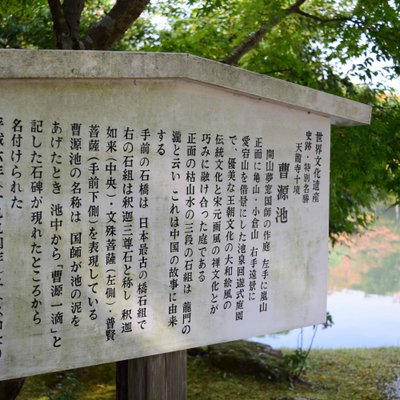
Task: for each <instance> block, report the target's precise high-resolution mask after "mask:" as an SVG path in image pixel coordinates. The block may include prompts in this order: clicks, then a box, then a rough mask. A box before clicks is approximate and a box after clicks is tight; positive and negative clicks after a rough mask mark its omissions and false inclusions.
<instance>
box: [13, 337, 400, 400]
mask: <svg viewBox="0 0 400 400" xmlns="http://www.w3.org/2000/svg"><path fill="white" fill-rule="evenodd" d="M233 345H234V344H233ZM309 361H310V365H311V367H312V369H311V370H310V371H309V372H308V373H307V375H306V376H304V377H303V379H302V382H300V383H296V384H291V383H290V382H288V381H283V382H273V381H271V380H269V379H267V378H260V377H259V376H258V377H257V376H253V375H251V374H248V373H247V372H246V371H242V372H240V373H234V372H228V371H226V370H222V369H220V368H218V367H216V366H214V365H213V364H212V363H211V362H210V360H209V359H208V357H207V356H196V357H194V356H188V378H187V381H188V382H187V383H188V390H187V398H188V400H194V399H196V400H219V399H221V400H226V399H228V400H239V399H240V400H256V399H260V400H261V399H263V400H278V399H279V400H286V399H293V398H295V397H307V398H312V399H315V400H317V399H318V400H341V399H343V400H380V399H382V400H383V399H390V400H393V399H396V397H391V396H390V395H387V396H385V395H384V391H385V386H386V384H387V383H390V382H392V381H394V380H395V379H396V377H397V374H398V373H400V348H399V347H396V348H380V349H350V350H313V351H311V354H310V358H309ZM114 375H115V366H114V364H105V365H100V366H95V367H90V368H82V369H77V370H73V371H68V372H63V373H61V374H60V373H56V374H48V375H40V376H35V377H30V378H27V380H26V382H25V385H24V388H23V390H22V392H21V393H20V395H19V397H18V400H73V399H79V400H94V399H101V400H112V399H115V379H114ZM160 400H161V399H160Z"/></svg>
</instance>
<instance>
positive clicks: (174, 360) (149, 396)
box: [116, 350, 187, 400]
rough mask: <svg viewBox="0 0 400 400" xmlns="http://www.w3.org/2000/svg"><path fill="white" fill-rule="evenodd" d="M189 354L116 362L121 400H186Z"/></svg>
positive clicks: (163, 355)
mask: <svg viewBox="0 0 400 400" xmlns="http://www.w3.org/2000/svg"><path fill="white" fill-rule="evenodd" d="M186 358H187V357H186V351H185V350H183V351H175V352H172V353H163V354H157V355H155V356H149V357H141V358H136V359H131V360H125V361H119V362H117V363H116V365H117V371H116V391H117V397H116V398H117V400H159V399H164V400H185V399H186Z"/></svg>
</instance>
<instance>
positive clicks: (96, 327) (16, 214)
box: [0, 51, 369, 379]
mask: <svg viewBox="0 0 400 400" xmlns="http://www.w3.org/2000/svg"><path fill="white" fill-rule="evenodd" d="M0 75H1V76H0V77H1V80H0V92H1V96H0V279H1V286H0V291H1V295H0V311H1V314H0V317H1V321H0V336H1V341H0V379H9V378H14V377H20V376H27V375H32V374H38V373H44V372H48V371H55V370H65V369H69V368H74V367H80V366H85V365H92V364H98V363H103V362H110V361H118V360H124V359H129V358H136V357H143V356H147V355H152V354H159V353H165V352H170V351H176V350H182V349H186V348H190V347H194V346H199V345H205V344H210V343H217V342H222V341H228V340H233V339H239V338H247V337H251V336H254V335H261V334H265V333H269V332H275V331H280V330H286V329H290V328H293V327H299V326H306V325H311V324H316V323H320V322H323V321H324V319H325V313H326V278H327V251H328V246H327V240H328V203H329V151H330V150H329V145H330V124H331V122H332V120H333V121H334V122H335V121H339V122H346V121H347V122H353V123H368V119H369V108H368V107H367V106H363V105H360V104H357V103H354V102H350V101H348V100H344V99H339V98H336V97H334V96H329V95H326V94H323V93H320V92H316V91H312V90H309V89H306V88H302V87H299V86H296V85H290V84H287V83H284V82H280V81H276V80H273V79H270V78H266V77H262V76H259V75H256V74H251V73H247V72H244V71H241V70H239V69H235V68H231V67H226V66H223V65H221V64H217V63H212V62H209V61H206V60H201V59H198V58H195V57H189V56H186V55H176V54H175V55H174V54H129V53H128V54H127V53H86V52H83V53H82V52H79V54H77V53H74V52H32V51H22V52H21V51H4V52H1V59H0Z"/></svg>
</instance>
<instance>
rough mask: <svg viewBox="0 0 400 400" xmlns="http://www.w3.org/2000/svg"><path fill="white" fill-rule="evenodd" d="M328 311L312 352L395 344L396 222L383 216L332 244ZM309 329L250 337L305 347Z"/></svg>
mask: <svg viewBox="0 0 400 400" xmlns="http://www.w3.org/2000/svg"><path fill="white" fill-rule="evenodd" d="M328 288H329V295H328V312H329V313H330V314H331V315H332V318H333V322H334V325H333V326H332V327H330V328H327V329H323V328H322V327H321V326H319V327H318V329H317V333H316V335H315V338H314V342H313V348H349V347H386V346H400V221H399V220H398V219H396V214H395V210H393V209H390V210H387V211H386V212H385V213H383V214H382V215H381V217H380V219H379V220H378V222H377V223H375V224H374V226H373V227H372V229H371V230H370V231H368V232H366V233H364V234H363V235H362V236H360V237H356V238H353V239H352V240H351V241H347V242H346V243H343V244H341V245H338V246H335V247H334V248H333V249H332V250H331V252H330V256H329V284H328ZM313 333H314V329H313V327H307V328H304V329H302V330H301V329H295V330H293V331H290V332H284V333H281V334H275V335H267V336H263V337H256V338H252V339H251V340H253V341H257V342H261V343H265V344H269V345H271V346H273V347H275V348H279V347H289V348H295V347H297V345H298V344H299V343H300V341H302V343H303V346H302V347H303V348H307V347H308V346H309V344H310V342H311V340H312V336H313Z"/></svg>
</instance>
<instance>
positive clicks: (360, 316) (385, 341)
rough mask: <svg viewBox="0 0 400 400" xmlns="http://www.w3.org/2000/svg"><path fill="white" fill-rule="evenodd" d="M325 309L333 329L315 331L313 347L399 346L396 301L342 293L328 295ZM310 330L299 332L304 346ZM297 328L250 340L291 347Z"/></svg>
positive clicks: (399, 305) (399, 319)
mask: <svg viewBox="0 0 400 400" xmlns="http://www.w3.org/2000/svg"><path fill="white" fill-rule="evenodd" d="M328 310H329V312H330V313H331V314H332V316H333V321H334V323H335V324H334V326H333V327H332V328H328V329H322V328H318V332H317V334H316V336H315V340H314V345H313V348H342V347H382V346H400V298H398V297H395V296H381V295H370V294H365V293H364V292H361V291H355V290H343V291H341V292H335V293H332V294H331V295H329V296H328ZM312 333H313V330H312V328H311V327H309V328H305V329H303V335H304V338H303V340H304V346H305V347H307V346H308V344H309V343H310V340H311V336H312ZM299 334H300V329H295V330H293V331H290V332H289V333H287V334H282V335H269V336H264V337H258V338H253V339H252V340H254V341H257V342H261V343H266V344H269V345H271V346H273V347H289V348H295V347H296V345H297V341H298V338H299Z"/></svg>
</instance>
